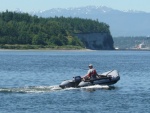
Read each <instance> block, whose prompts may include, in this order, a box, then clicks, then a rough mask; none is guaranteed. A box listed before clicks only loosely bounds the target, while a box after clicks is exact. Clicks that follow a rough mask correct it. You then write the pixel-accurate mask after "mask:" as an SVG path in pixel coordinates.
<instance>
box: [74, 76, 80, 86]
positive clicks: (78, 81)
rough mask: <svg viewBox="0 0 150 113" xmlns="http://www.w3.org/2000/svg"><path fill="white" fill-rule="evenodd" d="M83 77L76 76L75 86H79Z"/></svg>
mask: <svg viewBox="0 0 150 113" xmlns="http://www.w3.org/2000/svg"><path fill="white" fill-rule="evenodd" d="M81 80H82V78H81V77H80V76H75V77H74V87H78V84H79V83H80V82H81Z"/></svg>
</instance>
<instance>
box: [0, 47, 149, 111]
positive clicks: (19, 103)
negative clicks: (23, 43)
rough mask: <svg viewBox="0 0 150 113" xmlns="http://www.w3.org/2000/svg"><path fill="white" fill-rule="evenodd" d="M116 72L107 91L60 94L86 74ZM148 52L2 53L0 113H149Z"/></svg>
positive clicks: (79, 90)
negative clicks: (69, 82)
mask: <svg viewBox="0 0 150 113" xmlns="http://www.w3.org/2000/svg"><path fill="white" fill-rule="evenodd" d="M90 63H92V64H93V65H94V68H96V70H97V72H98V73H103V72H105V71H109V70H113V69H116V70H118V71H119V74H120V77H121V79H120V81H119V82H118V83H116V84H115V85H113V86H112V87H109V86H100V85H96V86H93V87H85V88H68V89H61V88H59V87H58V86H59V84H60V83H61V82H62V81H63V80H67V79H72V77H73V76H78V75H80V76H83V75H85V74H86V73H87V70H88V64H90ZM149 112H150V51H31V50H30V51H11V50H9V51H0V113H149Z"/></svg>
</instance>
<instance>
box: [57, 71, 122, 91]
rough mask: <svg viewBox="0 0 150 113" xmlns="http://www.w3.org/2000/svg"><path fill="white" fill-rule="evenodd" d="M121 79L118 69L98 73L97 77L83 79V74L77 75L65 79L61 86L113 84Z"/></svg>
mask: <svg viewBox="0 0 150 113" xmlns="http://www.w3.org/2000/svg"><path fill="white" fill-rule="evenodd" d="M119 80H120V76H119V73H118V71H117V70H111V71H107V72H104V73H102V74H98V76H97V77H96V78H95V79H89V80H83V79H82V77H81V76H75V77H73V79H72V80H65V81H63V82H62V83H61V84H60V85H59V86H60V87H61V88H69V87H85V86H92V85H113V84H115V83H117V82H118V81H119Z"/></svg>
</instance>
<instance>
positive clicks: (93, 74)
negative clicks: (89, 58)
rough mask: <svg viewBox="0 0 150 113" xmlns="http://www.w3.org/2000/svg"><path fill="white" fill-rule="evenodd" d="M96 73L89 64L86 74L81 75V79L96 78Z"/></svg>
mask: <svg viewBox="0 0 150 113" xmlns="http://www.w3.org/2000/svg"><path fill="white" fill-rule="evenodd" d="M97 75H98V74H97V72H96V70H95V69H94V68H93V65H92V64H89V70H88V72H87V74H86V75H85V76H84V77H83V80H91V79H92V80H93V79H96V76H97Z"/></svg>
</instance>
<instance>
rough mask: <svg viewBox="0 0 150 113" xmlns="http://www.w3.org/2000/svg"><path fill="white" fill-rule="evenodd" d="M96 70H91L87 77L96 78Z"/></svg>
mask: <svg viewBox="0 0 150 113" xmlns="http://www.w3.org/2000/svg"><path fill="white" fill-rule="evenodd" d="M96 74H97V73H96V70H95V69H92V70H91V72H90V73H89V74H88V76H89V77H90V78H91V77H96Z"/></svg>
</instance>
